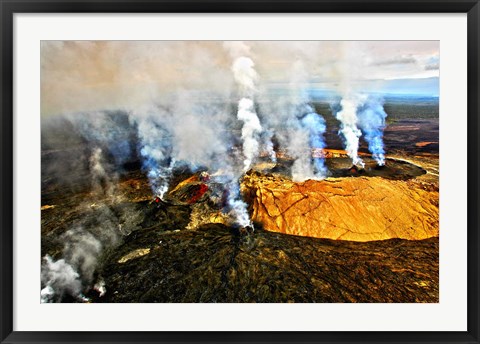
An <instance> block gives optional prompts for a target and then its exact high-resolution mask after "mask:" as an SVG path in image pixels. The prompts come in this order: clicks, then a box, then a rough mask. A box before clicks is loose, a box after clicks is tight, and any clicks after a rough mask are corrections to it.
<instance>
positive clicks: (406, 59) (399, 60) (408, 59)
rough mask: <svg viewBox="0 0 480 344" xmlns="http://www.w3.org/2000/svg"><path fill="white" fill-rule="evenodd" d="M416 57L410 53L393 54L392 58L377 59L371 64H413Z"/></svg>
mask: <svg viewBox="0 0 480 344" xmlns="http://www.w3.org/2000/svg"><path fill="white" fill-rule="evenodd" d="M415 63H417V59H416V58H415V57H413V56H411V55H402V56H395V57H392V58H388V59H384V60H378V61H374V62H372V63H371V65H372V66H388V65H396V64H415Z"/></svg>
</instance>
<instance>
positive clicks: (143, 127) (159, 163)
mask: <svg viewBox="0 0 480 344" xmlns="http://www.w3.org/2000/svg"><path fill="white" fill-rule="evenodd" d="M130 119H131V121H132V122H133V123H135V124H136V125H137V131H138V137H139V145H140V147H139V151H140V155H141V157H142V165H143V169H144V170H145V171H146V173H147V177H148V180H149V182H150V186H151V188H152V192H153V194H154V195H155V196H158V197H160V198H163V196H164V194H165V192H166V191H167V189H168V181H169V176H170V171H171V168H172V160H171V158H170V152H171V144H170V135H169V133H168V131H167V130H166V129H165V127H164V126H163V125H162V123H158V120H157V119H156V117H155V116H154V114H153V113H151V112H149V113H146V114H140V113H137V112H132V113H130Z"/></svg>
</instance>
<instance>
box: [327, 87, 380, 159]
mask: <svg viewBox="0 0 480 344" xmlns="http://www.w3.org/2000/svg"><path fill="white" fill-rule="evenodd" d="M340 108H341V110H340V111H337V112H336V117H337V119H338V120H340V133H341V134H342V136H343V138H344V143H345V149H346V151H347V153H348V156H349V157H350V158H351V159H352V162H353V164H355V165H357V166H361V167H364V166H365V164H364V162H363V161H362V159H360V158H359V157H358V147H359V138H360V136H361V135H362V134H363V135H364V137H365V140H366V141H367V143H368V149H369V151H370V152H371V153H372V157H373V158H374V159H375V160H376V161H377V164H378V165H379V166H382V165H384V164H385V150H384V146H383V130H384V129H385V119H386V117H387V113H386V112H385V110H384V108H383V103H382V101H381V99H379V98H377V97H374V96H367V95H365V94H354V95H348V96H346V97H344V98H343V99H342V100H341V102H340Z"/></svg>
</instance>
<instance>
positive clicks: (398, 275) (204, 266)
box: [92, 224, 438, 303]
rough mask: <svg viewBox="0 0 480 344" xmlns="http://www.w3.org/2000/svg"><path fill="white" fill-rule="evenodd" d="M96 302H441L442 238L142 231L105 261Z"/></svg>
mask: <svg viewBox="0 0 480 344" xmlns="http://www.w3.org/2000/svg"><path fill="white" fill-rule="evenodd" d="M104 259H105V261H104V263H103V264H102V266H103V268H102V269H101V271H100V273H101V275H102V276H103V278H104V279H105V282H106V285H107V293H106V294H105V295H104V296H103V297H98V295H96V294H95V293H94V292H92V297H93V300H94V301H96V302H383V303H385V302H438V238H430V239H425V240H419V241H409V240H401V239H391V240H383V241H371V242H365V243H361V242H352V241H343V240H328V239H316V238H306V237H298V236H293V235H286V234H281V233H272V232H268V231H263V230H258V229H257V230H256V231H255V233H254V234H253V235H252V234H242V233H240V232H239V231H238V230H236V229H233V228H229V227H226V226H225V225H222V224H208V225H204V226H201V227H200V228H198V229H197V230H195V231H191V230H187V231H163V230H161V227H160V226H159V227H156V228H151V229H148V230H140V231H137V232H135V233H132V234H130V235H129V236H127V237H126V238H125V242H124V244H122V245H121V246H119V247H118V248H116V249H115V250H112V251H111V252H110V254H109V255H107V256H106V257H105V258H104Z"/></svg>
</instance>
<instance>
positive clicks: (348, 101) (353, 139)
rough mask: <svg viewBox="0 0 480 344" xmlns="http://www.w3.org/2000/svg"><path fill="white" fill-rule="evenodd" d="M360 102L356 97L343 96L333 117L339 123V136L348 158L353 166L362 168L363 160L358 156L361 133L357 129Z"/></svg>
mask: <svg viewBox="0 0 480 344" xmlns="http://www.w3.org/2000/svg"><path fill="white" fill-rule="evenodd" d="M360 101H361V100H360V99H359V98H358V97H356V96H352V95H347V96H345V97H344V98H343V99H342V100H341V101H340V106H341V110H340V111H338V112H337V113H336V115H335V116H336V117H337V119H338V120H339V121H340V130H339V134H341V135H342V137H343V142H344V144H345V150H346V151H347V154H348V156H349V157H350V158H351V159H352V162H353V164H354V165H356V166H361V167H364V166H365V164H364V162H363V160H362V159H361V158H359V156H358V145H359V139H360V136H362V132H361V131H360V129H358V127H357V122H358V118H357V108H358V106H359V104H360Z"/></svg>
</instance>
